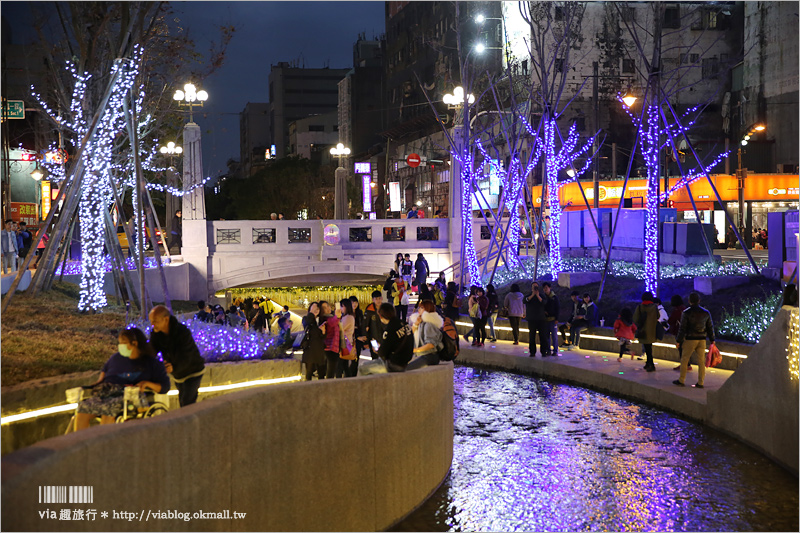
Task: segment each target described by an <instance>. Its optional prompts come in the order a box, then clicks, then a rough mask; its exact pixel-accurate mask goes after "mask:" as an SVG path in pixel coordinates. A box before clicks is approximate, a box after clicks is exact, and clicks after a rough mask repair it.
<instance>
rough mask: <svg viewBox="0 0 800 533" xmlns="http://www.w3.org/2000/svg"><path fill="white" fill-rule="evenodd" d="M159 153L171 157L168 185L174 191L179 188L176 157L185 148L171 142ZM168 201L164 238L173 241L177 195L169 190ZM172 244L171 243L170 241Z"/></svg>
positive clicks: (167, 248) (161, 148)
mask: <svg viewBox="0 0 800 533" xmlns="http://www.w3.org/2000/svg"><path fill="white" fill-rule="evenodd" d="M158 151H159V152H161V153H162V154H164V155H165V156H167V157H169V168H167V184H168V185H169V186H170V187H171V188H172V189H175V188H177V186H178V171H177V169H176V168H175V164H174V163H175V157H176V156H180V155H181V154H182V153H183V148H181V147H180V146H177V145H176V144H175V143H174V142H172V141H170V142H168V143H167V145H166V146H162V147H160V148H159V149H158ZM166 201H167V206H166V208H167V211H166V215H165V218H166V220H165V221H164V222H165V225H166V227H167V234H166V235H165V236H162V238H167V237H169V239H171V240H172V231H173V229H175V228H173V227H172V224H173V221H174V218H175V216H174V215H175V212H176V211H177V209H176V204H177V201H176V198H175V195H174V194H173V193H172V192H171V191H169V190H168V191H167V194H166ZM177 229H180V228H177ZM165 242H167V241H165ZM170 244H172V242H171V241H170ZM166 250H167V253H169V245H167V246H166Z"/></svg>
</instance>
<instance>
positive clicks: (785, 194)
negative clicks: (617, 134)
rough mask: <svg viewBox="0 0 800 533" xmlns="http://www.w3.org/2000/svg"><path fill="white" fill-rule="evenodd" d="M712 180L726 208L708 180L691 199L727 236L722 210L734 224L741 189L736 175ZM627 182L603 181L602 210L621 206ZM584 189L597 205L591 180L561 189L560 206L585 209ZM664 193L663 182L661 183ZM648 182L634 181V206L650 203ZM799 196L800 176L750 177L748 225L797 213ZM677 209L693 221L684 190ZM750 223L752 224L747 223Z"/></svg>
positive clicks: (536, 192)
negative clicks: (772, 215) (783, 213)
mask: <svg viewBox="0 0 800 533" xmlns="http://www.w3.org/2000/svg"><path fill="white" fill-rule="evenodd" d="M676 180H677V177H671V178H670V180H669V185H670V187H671V186H674V185H675V183H676ZM711 180H712V181H713V182H714V186H715V187H716V189H717V192H718V193H719V196H720V199H721V200H722V203H723V205H721V206H720V205H719V203H716V198H715V196H714V191H713V190H712V189H711V186H710V185H709V183H708V180H707V179H705V178H699V179H697V180H696V181H695V182H694V183H692V184H691V185H690V186H689V188H690V189H691V192H692V196H693V197H694V201H695V203H696V205H697V209H698V211H700V212H701V216H702V217H703V222H708V223H713V224H714V225H716V226H717V227H718V229H719V230H720V232H721V234H722V235H724V234H725V233H724V229H725V221H724V216H725V215H724V213H723V212H722V208H723V207H724V208H727V209H728V213H729V214H730V215H731V216H732V217H733V220H734V221H738V216H739V189H738V184H737V180H736V176H735V175H729V174H712V175H711ZM623 184H624V180H614V181H601V182H600V207H618V206H619V203H620V196H621V195H622V186H623ZM581 186H582V187H583V190H584V193H585V194H586V199H587V200H588V201H589V205H590V206H594V189H593V186H592V182H591V181H583V182H580V183H577V182H575V183H569V184H567V185H565V186H563V187H562V188H561V191H560V197H561V206H562V207H563V208H564V209H565V210H574V209H586V204H585V202H584V201H583V197H582V196H581V191H580V187H581ZM661 189H662V190H664V183H663V182H662V184H661ZM541 194H542V191H541V186H540V185H537V186H535V187H533V201H534V204H535V205H536V206H537V207H538V206H540V205H541ZM646 195H647V180H645V179H643V178H631V179H630V180H628V186H627V188H626V190H625V198H631V199H632V205H633V207H644V206H645V205H646V204H647V201H646ZM799 196H800V176H798V175H797V174H748V176H747V179H746V181H745V188H744V200H745V210H746V211H745V222H746V224H747V225H748V226H750V224H752V226H750V227H754V228H765V227H766V226H767V213H768V212H771V211H787V210H796V209H797V208H798V197H799ZM670 199H671V200H672V201H673V202H674V205H673V207H675V208H676V209H677V210H678V218H679V220H692V221H693V220H694V218H695V217H694V211H693V209H692V203H691V200H690V199H689V193H688V192H687V191H686V189H685V188H681V189H679V190H677V191H675V192H674V193H673V194H672V196H671V198H670ZM748 223H749V224H748Z"/></svg>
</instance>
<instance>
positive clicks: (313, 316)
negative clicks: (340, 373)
mask: <svg viewBox="0 0 800 533" xmlns="http://www.w3.org/2000/svg"><path fill="white" fill-rule="evenodd" d="M319 313H320V311H319V304H318V303H317V302H311V305H309V306H308V314H307V315H306V316H304V317H303V330H304V331H305V334H304V336H303V346H304V348H303V360H302V362H303V363H305V365H306V381H311V378H312V377H314V372H316V373H317V378H318V379H325V372H326V370H327V367H328V361H327V359H326V358H325V335H323V334H322V330H320V329H319V323H318V319H319Z"/></svg>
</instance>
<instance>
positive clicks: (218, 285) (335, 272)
mask: <svg viewBox="0 0 800 533" xmlns="http://www.w3.org/2000/svg"><path fill="white" fill-rule="evenodd" d="M475 222H476V223H475V225H474V232H475V242H476V244H477V246H478V248H479V249H484V248H486V247H488V245H489V242H490V237H489V236H488V234H487V233H488V232H487V227H486V225H485V224H483V225H482V224H480V223H478V221H477V220H476V221H475ZM450 224H451V221H450V219H446V218H435V219H386V220H221V221H206V220H184V221H183V247H182V249H181V256H179V257H175V258H174V261H173V266H175V267H180V266H181V265H182V264H183V265H188V278H189V283H188V284H185V283H177V284H176V283H173V282H170V283H169V285H170V296H171V297H172V298H176V299H202V298H205V297H206V296H207V295H208V294H213V293H214V292H216V291H219V290H223V289H228V288H233V287H247V286H252V287H269V286H273V287H274V286H286V285H320V284H342V285H345V284H361V283H377V282H382V281H383V280H384V279H385V278H386V274H387V273H388V272H389V270H390V269H392V268H394V267H393V265H394V260H395V256H396V255H397V254H398V253H401V252H402V253H403V254H406V253H408V254H410V255H411V259H412V260H416V257H417V254H418V253H422V254H424V256H425V259H426V260H427V261H428V264H429V265H430V268H431V272H432V273H436V272H438V271H440V270H444V269H445V268H447V267H449V266H450V265H452V264H453V263H456V262H457V261H458V254H459V253H460V249H461V242H460V237H457V238H456V239H453V238H452V234H451V228H450ZM482 227H483V228H482ZM334 228H335V229H334ZM336 230H338V234H337V233H336ZM460 230H461V229H460V228H458V234H459V235H460ZM326 233H327V234H326ZM337 237H338V239H337ZM482 237H484V238H482ZM453 240H455V241H457V242H454V243H452V241H453ZM451 243H452V245H451ZM183 268H186V266H184V267H183ZM168 270H169V269H168ZM180 277H184V276H180ZM173 293H174V294H173Z"/></svg>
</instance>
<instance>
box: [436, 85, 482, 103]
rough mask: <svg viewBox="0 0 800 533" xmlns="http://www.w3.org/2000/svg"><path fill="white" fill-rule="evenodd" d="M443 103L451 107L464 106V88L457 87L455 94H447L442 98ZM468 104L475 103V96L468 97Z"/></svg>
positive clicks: (454, 90) (469, 95)
mask: <svg viewBox="0 0 800 533" xmlns="http://www.w3.org/2000/svg"><path fill="white" fill-rule="evenodd" d="M442 101H443V102H444V103H445V104H447V105H449V106H451V107H458V106H462V105H464V88H463V87H461V86H458V87H456V88H455V89H453V94H445V95H444V97H443V98H442ZM467 102H468V103H469V104H474V103H475V95H473V94H471V93H470V94H468V95H467Z"/></svg>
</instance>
